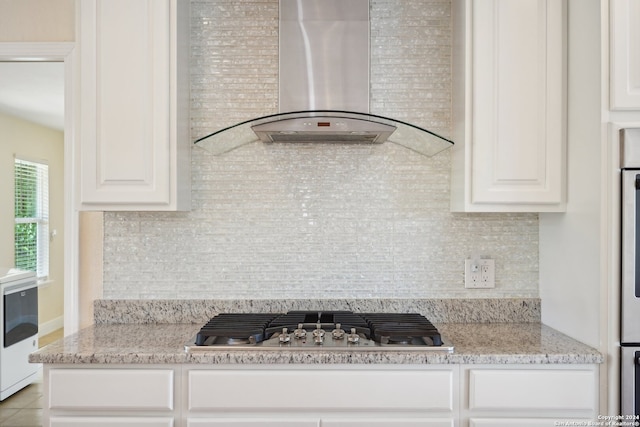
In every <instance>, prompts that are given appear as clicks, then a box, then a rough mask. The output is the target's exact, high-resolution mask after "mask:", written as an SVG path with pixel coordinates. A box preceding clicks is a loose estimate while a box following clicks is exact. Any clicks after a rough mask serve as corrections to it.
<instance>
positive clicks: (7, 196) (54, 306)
mask: <svg viewBox="0 0 640 427" xmlns="http://www.w3.org/2000/svg"><path fill="white" fill-rule="evenodd" d="M63 154H64V137H63V133H62V132H60V131H56V130H52V129H48V128H46V127H43V126H40V125H36V124H33V123H30V122H27V121H24V120H21V119H16V118H13V117H10V116H7V115H3V114H0V182H2V183H3V185H2V193H1V194H2V196H1V197H2V199H3V202H2V203H0V265H3V266H9V267H11V266H13V265H14V251H13V230H14V211H13V209H14V203H13V169H14V168H13V162H14V157H15V155H18V156H22V157H24V158H27V159H33V160H46V161H47V162H48V164H49V179H50V182H49V211H50V212H49V215H50V218H49V231H53V230H56V232H57V235H56V237H55V238H54V239H53V240H52V241H51V244H50V246H49V256H50V260H49V262H50V275H49V277H50V280H51V283H48V284H46V285H44V286H43V287H41V288H40V289H39V298H38V300H39V304H38V315H39V322H40V324H46V323H47V322H52V323H54V324H58V327H59V325H61V324H62V315H63V289H64V271H63V269H64V266H63V263H64V253H63V251H64V245H63V236H64V205H63V201H64V197H63V186H64V158H63Z"/></svg>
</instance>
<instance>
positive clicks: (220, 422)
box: [187, 416, 320, 427]
mask: <svg viewBox="0 0 640 427" xmlns="http://www.w3.org/2000/svg"><path fill="white" fill-rule="evenodd" d="M319 425H320V424H319V421H318V420H311V419H308V420H295V419H294V420H292V419H291V417H288V418H286V419H282V418H278V417H277V416H274V417H269V418H251V419H246V418H244V419H240V418H237V419H236V418H225V419H211V418H209V419H207V418H190V419H188V420H187V427H318V426H319Z"/></svg>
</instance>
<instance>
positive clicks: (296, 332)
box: [293, 323, 307, 339]
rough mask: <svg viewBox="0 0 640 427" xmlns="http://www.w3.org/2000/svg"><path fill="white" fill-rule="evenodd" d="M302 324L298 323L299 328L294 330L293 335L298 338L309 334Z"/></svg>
mask: <svg viewBox="0 0 640 427" xmlns="http://www.w3.org/2000/svg"><path fill="white" fill-rule="evenodd" d="M302 326H303V325H302V323H298V329H296V330H294V331H293V336H294V337H296V339H302V338H306V336H307V331H305V330H304V329H302Z"/></svg>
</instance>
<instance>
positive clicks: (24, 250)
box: [15, 158, 49, 280]
mask: <svg viewBox="0 0 640 427" xmlns="http://www.w3.org/2000/svg"><path fill="white" fill-rule="evenodd" d="M15 217H16V223H15V264H16V268H20V269H23V270H31V271H35V272H36V274H37V276H38V279H40V280H44V279H46V278H47V277H48V276H49V165H47V164H44V163H36V162H30V161H27V160H22V159H18V158H16V160H15Z"/></svg>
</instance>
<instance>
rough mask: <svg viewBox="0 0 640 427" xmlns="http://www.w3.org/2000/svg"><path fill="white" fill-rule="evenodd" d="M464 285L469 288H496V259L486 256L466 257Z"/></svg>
mask: <svg viewBox="0 0 640 427" xmlns="http://www.w3.org/2000/svg"><path fill="white" fill-rule="evenodd" d="M464 287H465V288H468V289H479V288H495V287H496V264H495V261H494V260H492V259H485V258H477V259H465V260H464Z"/></svg>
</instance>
